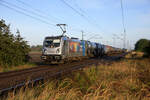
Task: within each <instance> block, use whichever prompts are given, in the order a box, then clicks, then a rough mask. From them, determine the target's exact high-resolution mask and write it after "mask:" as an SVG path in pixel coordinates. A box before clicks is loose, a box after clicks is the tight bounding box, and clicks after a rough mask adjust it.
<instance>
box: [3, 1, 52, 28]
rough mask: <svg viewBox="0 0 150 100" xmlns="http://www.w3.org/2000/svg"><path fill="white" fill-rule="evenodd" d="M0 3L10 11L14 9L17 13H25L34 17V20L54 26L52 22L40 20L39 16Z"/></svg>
mask: <svg viewBox="0 0 150 100" xmlns="http://www.w3.org/2000/svg"><path fill="white" fill-rule="evenodd" d="M0 5H1V6H3V7H6V8H8V9H10V10H12V11H15V12H17V13H20V14H22V15H25V16H27V17H30V18H32V19H34V20H37V21H40V22H42V23H44V24H47V25H51V26H54V25H53V24H51V23H49V22H47V21H44V20H42V19H40V18H37V17H35V16H32V15H29V14H27V13H25V12H22V11H20V10H18V9H15V8H13V7H10V6H8V5H6V4H2V3H0Z"/></svg>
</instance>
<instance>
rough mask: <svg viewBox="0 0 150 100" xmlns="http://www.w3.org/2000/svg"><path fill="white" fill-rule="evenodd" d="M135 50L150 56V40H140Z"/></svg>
mask: <svg viewBox="0 0 150 100" xmlns="http://www.w3.org/2000/svg"><path fill="white" fill-rule="evenodd" d="M135 50H136V51H141V52H144V53H146V54H148V55H150V40H147V39H140V40H139V41H137V43H136V44H135Z"/></svg>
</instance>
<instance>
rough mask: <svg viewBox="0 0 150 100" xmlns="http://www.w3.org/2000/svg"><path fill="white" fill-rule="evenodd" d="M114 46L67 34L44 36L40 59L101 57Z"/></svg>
mask: <svg viewBox="0 0 150 100" xmlns="http://www.w3.org/2000/svg"><path fill="white" fill-rule="evenodd" d="M114 50H117V49H115V48H114V47H111V46H107V45H102V44H100V43H96V42H90V41H86V40H79V39H78V38H69V37H67V36H63V35H61V36H51V37H49V36H48V37H45V39H44V42H43V48H42V56H41V59H42V60H44V61H46V62H60V61H68V60H72V59H81V58H85V57H102V56H103V55H105V54H106V53H108V52H110V51H114Z"/></svg>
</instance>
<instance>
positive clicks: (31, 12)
mask: <svg viewBox="0 0 150 100" xmlns="http://www.w3.org/2000/svg"><path fill="white" fill-rule="evenodd" d="M1 1H2V2H3V3H5V4H7V5H9V6H13V7H15V8H17V9H19V10H22V11H24V12H27V13H30V14H32V15H34V16H36V17H39V18H41V19H44V20H45V21H46V20H48V19H47V18H46V17H44V16H43V15H40V14H38V13H35V12H33V11H30V10H28V9H25V8H22V7H19V6H17V5H15V4H12V3H9V2H7V1H4V0H1ZM46 22H48V21H46ZM50 24H51V23H50ZM51 25H52V24H51ZM53 25H54V24H53Z"/></svg>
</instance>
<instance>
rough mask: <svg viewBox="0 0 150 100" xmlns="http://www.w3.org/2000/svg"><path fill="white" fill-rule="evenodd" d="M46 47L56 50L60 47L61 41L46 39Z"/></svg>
mask: <svg viewBox="0 0 150 100" xmlns="http://www.w3.org/2000/svg"><path fill="white" fill-rule="evenodd" d="M44 45H45V47H50V48H55V47H59V46H60V39H46V40H45V42H44Z"/></svg>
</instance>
